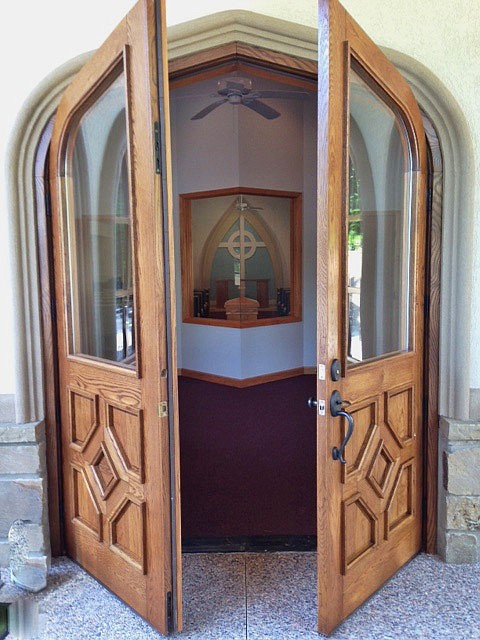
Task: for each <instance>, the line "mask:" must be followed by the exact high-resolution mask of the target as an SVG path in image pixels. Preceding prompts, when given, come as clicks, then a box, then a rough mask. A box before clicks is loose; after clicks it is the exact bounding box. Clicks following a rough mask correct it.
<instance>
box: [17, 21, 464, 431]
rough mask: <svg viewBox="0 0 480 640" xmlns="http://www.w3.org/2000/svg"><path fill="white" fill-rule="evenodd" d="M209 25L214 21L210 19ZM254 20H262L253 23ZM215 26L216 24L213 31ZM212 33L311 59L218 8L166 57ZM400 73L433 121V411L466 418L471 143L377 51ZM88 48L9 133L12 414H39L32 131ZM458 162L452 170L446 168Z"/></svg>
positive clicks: (181, 36)
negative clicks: (438, 195) (436, 281)
mask: <svg viewBox="0 0 480 640" xmlns="http://www.w3.org/2000/svg"><path fill="white" fill-rule="evenodd" d="M217 23H218V24H217ZM260 25H261V26H260ZM219 28H220V31H219ZM214 32H215V33H221V39H220V40H218V41H215V43H216V44H217V45H220V44H222V42H226V41H230V42H231V41H232V38H233V36H234V35H235V39H237V40H240V41H242V42H245V43H246V44H252V45H256V46H263V47H266V48H270V49H273V50H276V51H279V52H280V53H283V52H285V53H288V54H290V55H297V56H299V57H306V58H309V59H315V57H316V55H315V41H316V30H315V29H312V28H309V27H305V26H301V25H293V24H290V23H287V22H285V21H283V20H276V19H274V18H268V20H267V19H264V18H263V17H262V19H261V22H260V20H259V19H258V16H256V15H255V14H252V13H249V12H245V11H232V12H223V13H219V14H217V15H215V16H208V17H206V18H200V19H198V20H193V21H191V22H189V23H186V24H184V25H177V26H175V27H172V28H171V29H169V49H170V56H171V57H178V56H181V55H185V53H186V52H193V51H198V50H202V49H206V48H209V47H211V46H212V41H211V39H210V38H209V37H206V35H205V34H207V35H208V34H210V33H214ZM202 34H203V37H202ZM384 51H385V53H386V55H387V56H388V57H389V58H390V60H391V61H392V62H393V63H394V64H395V65H396V66H397V67H398V69H399V70H400V71H401V72H402V73H403V75H404V76H405V78H406V79H407V81H408V82H409V84H410V86H411V87H412V89H413V91H414V93H415V95H416V97H417V100H418V101H419V103H420V105H421V107H422V108H423V110H424V111H425V113H426V114H427V115H428V116H429V118H430V119H431V121H432V122H434V123H435V126H436V128H437V132H438V136H439V140H440V144H441V147H442V151H443V155H444V170H445V200H444V222H443V225H444V237H445V238H448V242H445V243H443V250H442V251H443V255H442V298H441V307H442V314H441V339H440V360H441V365H440V371H441V378H440V394H439V395H440V413H442V414H444V415H448V416H454V417H456V418H460V419H462V418H467V417H468V400H469V373H470V367H469V361H470V349H469V342H470V314H471V311H470V304H469V300H468V295H469V291H470V284H471V279H472V235H473V234H472V228H473V205H472V203H473V199H472V191H473V184H474V181H473V178H474V175H473V148H472V140H471V132H470V129H469V127H468V123H467V122H466V119H465V117H464V115H463V114H462V112H461V109H460V107H459V106H458V104H457V103H456V101H455V99H454V98H453V96H452V95H451V94H450V93H449V91H448V90H447V89H446V88H445V86H444V85H443V84H442V83H441V82H440V81H439V80H438V78H436V77H435V76H434V74H433V73H431V72H430V71H429V70H428V69H427V68H426V67H424V66H423V65H421V64H420V63H418V62H417V61H415V60H413V59H412V58H410V57H409V56H407V55H405V54H403V53H399V52H397V51H393V50H390V49H384ZM89 55H90V54H85V55H82V56H79V57H77V58H75V59H74V60H71V61H70V62H68V63H66V64H65V65H63V66H62V67H60V68H59V69H57V70H56V71H54V72H53V73H52V74H50V75H49V76H48V77H47V78H46V79H45V80H44V81H43V82H42V83H41V84H40V85H39V87H37V89H36V90H35V91H34V92H33V93H32V94H31V95H30V97H29V98H28V100H27V102H26V103H25V106H24V107H23V109H22V111H21V113H20V115H19V117H18V119H17V123H16V126H15V128H14V131H13V135H12V138H11V142H10V146H9V150H8V155H7V163H8V166H9V167H10V174H9V177H8V202H9V211H10V216H9V218H10V242H11V246H13V247H17V248H21V251H18V250H17V251H16V252H13V255H12V274H13V284H14V292H15V295H14V312H15V318H16V328H15V337H14V341H15V345H14V351H15V357H16V390H17V392H16V416H17V421H19V422H24V421H29V420H34V419H37V418H39V417H42V415H43V384H42V368H41V348H40V314H39V292H38V288H39V287H38V273H37V264H36V258H37V256H36V238H35V225H33V224H32V219H33V216H34V195H33V194H34V190H33V184H32V173H33V165H34V156H35V150H36V147H37V144H38V141H39V139H40V136H41V133H42V131H43V129H44V127H45V126H46V124H47V123H48V120H49V118H50V117H51V116H52V115H53V113H54V111H55V108H56V106H57V104H58V102H59V100H60V97H61V95H62V92H63V91H64V89H65V88H66V86H67V85H68V84H69V82H70V81H71V79H72V77H73V76H74V75H75V73H76V72H77V71H78V70H79V69H80V67H81V66H82V65H83V64H84V62H85V61H86V60H87V59H88V57H89ZM455 167H461V168H462V170H461V172H459V171H457V172H455V170H454V168H455Z"/></svg>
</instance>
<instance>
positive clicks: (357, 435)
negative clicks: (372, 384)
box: [339, 398, 379, 483]
mask: <svg viewBox="0 0 480 640" xmlns="http://www.w3.org/2000/svg"><path fill="white" fill-rule="evenodd" d="M378 404H379V403H378V398H369V399H368V400H365V401H364V402H362V403H359V404H358V405H352V406H350V407H348V412H349V413H350V414H351V415H352V416H353V419H354V421H355V428H354V430H353V434H352V436H351V438H350V440H349V442H348V444H347V446H346V448H345V460H346V461H347V464H346V465H342V482H343V483H345V482H348V481H350V480H359V479H360V478H361V477H362V476H365V473H366V468H365V461H366V459H367V458H368V456H369V455H370V452H371V450H372V447H373V443H374V441H375V436H376V434H377V431H378ZM340 424H341V435H340V438H341V440H339V443H340V442H341V441H342V440H343V439H344V438H345V435H346V421H345V419H344V418H342V419H341V421H340Z"/></svg>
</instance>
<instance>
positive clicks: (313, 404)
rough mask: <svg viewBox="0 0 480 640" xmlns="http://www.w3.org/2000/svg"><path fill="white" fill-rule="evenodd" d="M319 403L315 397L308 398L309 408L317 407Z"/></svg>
mask: <svg viewBox="0 0 480 640" xmlns="http://www.w3.org/2000/svg"><path fill="white" fill-rule="evenodd" d="M317 405H318V401H317V400H316V399H315V398H312V397H310V398H309V399H308V400H307V407H308V408H309V409H315V407H316V406H317Z"/></svg>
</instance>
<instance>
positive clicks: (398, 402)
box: [385, 384, 415, 448]
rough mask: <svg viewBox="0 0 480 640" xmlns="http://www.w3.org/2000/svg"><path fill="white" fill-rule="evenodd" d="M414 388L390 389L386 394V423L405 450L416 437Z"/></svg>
mask: <svg viewBox="0 0 480 640" xmlns="http://www.w3.org/2000/svg"><path fill="white" fill-rule="evenodd" d="M414 406H415V405H414V390H413V386H412V385H411V384H410V385H405V386H403V387H396V388H395V389H390V390H389V391H387V393H386V394H385V423H386V424H387V426H388V428H389V429H390V431H391V433H392V435H393V437H394V438H395V440H396V442H397V443H398V445H399V446H400V447H402V448H404V447H405V446H406V445H408V444H410V442H411V441H412V438H414V436H415V429H414V419H413V407H414Z"/></svg>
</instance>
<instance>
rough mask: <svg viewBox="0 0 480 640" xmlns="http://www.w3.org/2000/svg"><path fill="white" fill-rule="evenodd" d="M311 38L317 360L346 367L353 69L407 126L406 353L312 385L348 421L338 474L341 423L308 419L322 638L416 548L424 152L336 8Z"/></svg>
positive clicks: (378, 68)
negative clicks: (313, 436)
mask: <svg viewBox="0 0 480 640" xmlns="http://www.w3.org/2000/svg"><path fill="white" fill-rule="evenodd" d="M319 37H320V42H319V182H318V184H319V196H320V197H319V211H318V219H319V225H318V226H319V231H318V256H319V266H318V307H319V312H318V320H319V322H318V326H319V336H318V340H319V349H318V353H319V362H324V363H325V364H327V365H328V363H329V362H331V360H332V359H333V358H336V357H340V358H342V359H343V361H344V364H345V365H347V363H346V358H345V354H346V339H347V335H346V334H347V332H346V309H345V307H346V305H347V296H346V273H347V269H346V259H347V255H346V254H347V252H346V250H345V245H346V233H345V231H346V212H347V211H348V207H347V206H346V202H347V195H348V194H346V189H347V181H346V172H347V167H348V154H349V137H348V134H349V127H348V120H349V98H348V78H349V71H350V69H351V68H354V70H355V72H356V73H357V74H358V75H360V76H361V77H362V79H364V80H365V81H366V82H367V83H368V84H369V86H370V87H371V88H372V90H373V91H374V92H375V93H376V95H377V96H378V97H379V98H380V99H382V100H383V101H385V102H386V103H387V104H388V105H389V106H390V107H392V108H393V109H394V111H395V112H396V113H397V114H399V115H400V116H401V117H402V119H403V121H404V123H405V129H406V131H407V140H406V142H405V144H409V145H410V148H411V150H412V156H413V157H412V169H413V170H412V174H411V175H412V189H413V202H414V210H413V228H414V236H413V238H414V240H413V243H412V249H411V258H410V259H411V265H412V266H411V273H412V297H411V307H412V310H413V311H412V315H411V333H412V339H411V350H410V352H406V353H396V354H392V355H389V356H387V357H379V358H376V359H375V361H372V362H368V363H365V364H363V363H360V364H357V365H355V366H352V365H349V366H346V367H345V366H344V368H343V377H342V378H341V379H340V380H339V381H338V382H337V383H335V384H332V383H331V382H326V383H322V382H319V383H318V397H319V398H326V399H327V400H328V398H329V397H330V394H331V392H332V390H333V389H334V388H335V389H338V391H340V393H341V396H342V398H343V399H345V400H348V401H350V402H351V403H352V404H351V406H350V407H349V408H348V409H347V410H348V411H349V412H350V413H351V415H352V416H353V417H354V419H355V430H354V434H353V437H352V438H351V440H350V441H349V443H348V445H347V447H346V450H345V458H346V460H347V465H346V466H344V467H342V465H340V464H339V462H338V461H335V460H333V459H332V447H333V446H337V447H338V446H339V444H340V442H341V441H342V439H343V438H344V436H345V433H346V424H345V422H344V420H343V419H338V418H331V417H326V418H323V417H319V418H318V436H317V440H318V443H319V444H318V478H319V481H318V486H319V488H318V535H319V539H318V549H319V553H318V576H319V630H320V631H321V632H323V633H331V631H332V630H333V629H334V628H335V627H336V626H337V625H338V624H339V623H340V622H341V620H342V619H344V618H345V617H346V616H348V615H349V614H350V613H351V612H352V611H354V610H355V608H356V607H358V606H359V605H360V604H361V603H362V602H364V601H365V599H366V598H368V597H369V596H370V595H372V593H374V592H375V591H376V590H377V589H378V588H379V587H380V586H381V585H382V584H383V582H384V581H385V580H387V579H388V578H389V577H390V576H391V575H393V573H394V572H395V571H397V570H398V569H399V568H400V567H401V566H402V564H403V563H405V562H406V561H407V560H408V559H410V558H411V557H412V556H413V555H415V554H416V553H417V552H418V551H419V550H420V548H421V531H422V509H421V507H422V454H423V428H422V391H423V386H422V385H423V287H424V250H425V225H424V222H425V209H424V205H425V202H424V200H425V198H424V194H425V186H426V185H425V175H426V155H425V144H424V132H423V127H422V122H421V117H420V112H419V109H418V107H417V104H416V102H415V100H414V98H413V94H412V92H411V91H410V89H409V87H408V86H407V85H406V83H405V82H404V81H403V79H402V78H401V76H400V75H399V74H398V72H397V71H396V70H394V69H393V68H392V67H391V65H390V63H389V62H388V61H387V60H386V58H385V57H384V56H383V55H382V54H381V52H380V51H379V50H378V49H377V47H375V45H374V44H373V43H372V42H371V40H370V39H369V38H368V37H367V36H366V34H365V33H364V32H363V31H362V29H361V28H360V27H359V26H358V25H357V24H356V23H355V22H354V21H353V20H352V18H351V17H350V16H349V15H348V14H347V13H346V12H345V10H344V9H343V8H342V7H341V5H340V4H339V3H338V2H337V0H325V2H322V3H321V11H320V35H319ZM327 64H328V69H327V68H326V65H327ZM324 75H325V76H326V78H328V81H327V79H326V78H325V77H324ZM325 237H326V238H327V241H326V240H325ZM325 301H327V304H325ZM323 545H325V548H323Z"/></svg>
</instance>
